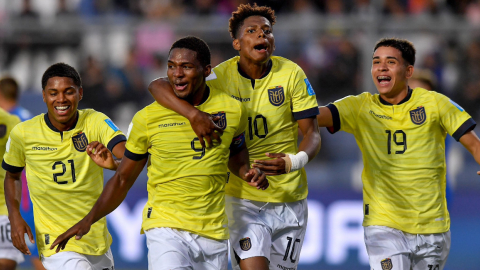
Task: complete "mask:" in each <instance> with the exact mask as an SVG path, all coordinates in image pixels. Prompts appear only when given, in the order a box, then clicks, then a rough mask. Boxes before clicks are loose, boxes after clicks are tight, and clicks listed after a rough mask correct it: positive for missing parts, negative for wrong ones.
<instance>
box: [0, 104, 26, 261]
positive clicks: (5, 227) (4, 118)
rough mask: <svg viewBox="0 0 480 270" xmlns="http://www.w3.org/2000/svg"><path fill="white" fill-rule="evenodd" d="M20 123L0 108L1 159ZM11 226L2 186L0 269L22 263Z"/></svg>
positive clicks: (2, 171)
mask: <svg viewBox="0 0 480 270" xmlns="http://www.w3.org/2000/svg"><path fill="white" fill-rule="evenodd" d="M18 123H20V119H19V118H18V117H17V116H15V115H11V114H9V113H8V112H6V111H5V110H3V109H1V108H0V156H1V157H2V159H3V154H4V153H5V147H6V144H7V140H8V136H9V134H10V132H11V131H12V129H13V127H14V126H15V125H16V124H18ZM0 177H1V179H4V178H5V170H3V169H1V168H0ZM10 230H11V225H10V221H9V220H8V211H7V206H6V205H5V195H4V190H3V185H0V233H1V234H2V236H3V237H1V238H0V269H5V270H13V269H15V267H16V266H17V264H19V263H21V262H23V261H24V258H23V254H22V253H21V252H20V251H18V250H17V249H16V248H15V247H14V246H13V244H12V237H11V235H10Z"/></svg>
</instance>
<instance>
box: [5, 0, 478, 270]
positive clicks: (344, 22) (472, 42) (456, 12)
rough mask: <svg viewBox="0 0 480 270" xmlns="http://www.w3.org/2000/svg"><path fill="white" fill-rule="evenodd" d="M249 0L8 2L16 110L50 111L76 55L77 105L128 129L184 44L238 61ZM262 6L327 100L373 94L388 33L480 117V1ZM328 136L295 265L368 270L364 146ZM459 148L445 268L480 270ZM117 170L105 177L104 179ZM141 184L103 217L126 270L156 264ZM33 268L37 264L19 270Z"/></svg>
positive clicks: (474, 180) (8, 63)
mask: <svg viewBox="0 0 480 270" xmlns="http://www.w3.org/2000/svg"><path fill="white" fill-rule="evenodd" d="M246 2H249V1H244V0H30V1H28V0H0V75H7V74H10V75H12V76H14V77H15V78H17V79H18V81H19V83H20V86H21V90H22V93H21V100H20V104H21V105H22V106H24V107H25V108H27V109H28V110H30V111H31V112H32V113H33V114H34V115H36V114H39V113H43V112H45V111H46V106H45V105H44V103H43V102H42V98H41V87H40V78H41V75H42V73H43V72H44V70H45V69H46V68H47V67H48V66H49V65H50V64H52V63H55V62H59V61H62V62H66V63H69V64H71V65H73V66H74V67H76V68H77V70H79V72H80V73H81V76H82V79H83V86H84V91H85V92H84V93H85V94H84V99H83V100H82V101H81V102H80V106H81V107H83V108H86V107H91V108H94V109H96V110H99V111H102V112H104V113H106V114H107V115H109V116H110V117H111V118H112V119H113V120H114V122H115V123H116V124H117V125H118V126H119V127H120V128H121V129H122V130H124V131H126V129H127V127H128V124H129V122H130V120H131V118H132V117H133V114H134V113H135V112H136V111H137V110H139V109H140V108H142V107H143V106H145V105H146V104H149V103H150V102H152V101H153V99H152V98H151V97H150V95H149V94H148V91H147V90H146V86H147V85H148V83H149V82H150V81H151V80H152V79H154V78H156V77H160V76H165V75H166V57H167V53H168V50H169V47H170V45H171V44H172V43H173V42H174V41H175V40H176V39H177V38H179V37H183V36H185V35H196V36H199V37H201V38H202V39H204V40H205V41H207V43H208V44H209V45H210V48H211V50H212V64H213V65H216V64H218V63H220V62H222V61H224V60H226V59H228V58H230V57H232V56H235V55H236V52H235V51H234V50H233V48H232V47H231V38H230V36H229V33H228V18H229V17H230V14H231V12H232V11H233V10H234V9H235V8H236V7H237V6H238V5H239V4H240V3H246ZM250 2H253V1H250ZM256 2H257V3H258V4H266V5H269V6H271V7H273V8H274V9H275V11H276V12H277V20H278V22H277V24H276V25H275V26H274V34H275V38H276V51H275V55H279V56H284V57H286V58H288V59H291V60H293V61H295V62H297V63H298V64H299V65H300V66H301V67H302V68H303V69H304V70H305V72H306V73H307V76H308V78H309V80H310V82H311V84H312V86H313V88H314V89H315V91H316V93H317V98H318V102H319V104H321V105H324V104H327V103H328V102H331V101H334V100H335V99H337V98H341V97H343V96H346V95H350V94H358V93H361V92H363V91H370V92H375V88H374V85H373V83H372V79H371V76H370V66H371V54H372V48H373V46H374V44H375V42H376V41H377V40H378V39H380V38H382V37H401V38H407V39H409V40H411V41H412V42H413V43H414V44H415V46H416V48H417V62H416V65H415V67H416V68H423V69H427V70H430V71H431V72H433V74H435V75H436V77H437V82H438V84H437V91H439V92H442V93H444V94H446V95H447V96H449V97H451V98H452V99H453V100H455V101H456V102H457V103H459V104H460V105H461V106H463V107H464V108H465V109H466V110H467V111H468V112H469V113H470V114H471V115H472V116H473V118H474V119H475V120H476V121H477V122H478V121H480V1H473V0H455V1H454V0H295V1H293V0H284V1H281V0H264V1H260V0H259V1H256ZM476 130H477V134H479V133H480V130H479V128H477V129H476ZM321 134H322V149H321V151H320V153H319V154H318V156H317V157H316V159H315V160H313V161H312V162H310V163H309V164H308V165H307V166H306V170H307V173H308V178H309V186H310V195H309V206H310V217H309V227H308V233H307V237H306V239H305V244H304V246H303V250H302V255H301V260H300V266H299V269H325V270H328V269H332V270H334V269H335V270H344V269H365V270H366V269H368V266H367V264H368V260H367V255H366V251H365V247H364V244H363V229H362V227H361V221H362V202H361V199H362V196H361V182H360V173H361V168H362V164H361V159H360V157H361V156H360V152H359V149H358V147H357V146H356V143H355V140H354V138H353V136H351V135H349V134H346V133H340V134H336V135H335V136H332V135H330V134H328V132H326V130H325V129H322V130H321ZM451 145H452V147H450V149H449V155H448V157H449V158H448V175H449V178H450V180H451V184H452V185H451V186H452V189H453V196H452V198H451V200H450V202H449V210H450V214H451V219H452V227H451V231H452V249H451V253H450V257H449V259H448V263H447V269H449V270H457V269H462V270H473V269H480V256H478V255H479V254H480V247H479V245H478V243H479V242H480V234H479V233H478V228H479V227H480V213H479V211H478V209H479V206H480V197H479V196H478V194H479V193H480V178H479V177H478V176H477V175H476V171H477V170H479V166H478V165H477V164H476V163H475V161H474V160H473V158H472V157H471V156H470V155H469V153H468V152H467V151H466V150H465V149H463V147H462V146H461V145H460V144H459V143H452V144H451ZM419 158H421V157H419ZM111 175H112V173H111V172H107V173H106V179H108V177H109V176H111ZM146 181H147V178H146V174H145V173H142V175H141V177H140V178H139V179H138V180H137V182H136V184H135V185H134V186H133V188H132V190H131V191H130V193H129V195H128V197H127V200H126V201H125V202H124V203H123V204H122V205H121V206H120V207H119V208H118V209H117V210H116V211H115V212H114V213H112V214H111V215H110V216H109V217H108V222H109V227H110V232H111V233H112V235H113V237H114V243H113V246H112V251H113V252H114V257H115V265H116V268H117V269H146V268H147V262H146V252H147V250H146V246H145V239H144V237H143V236H141V235H140V234H139V231H140V223H141V220H140V211H141V209H142V207H143V205H144V203H145V200H146V190H145V189H146ZM29 267H30V265H29V264H28V262H26V263H24V264H22V265H21V268H22V269H29Z"/></svg>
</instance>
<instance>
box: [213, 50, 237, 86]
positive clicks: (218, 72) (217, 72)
mask: <svg viewBox="0 0 480 270" xmlns="http://www.w3.org/2000/svg"><path fill="white" fill-rule="evenodd" d="M239 60H240V57H239V56H235V57H232V58H230V59H228V60H226V61H223V62H222V63H220V64H218V65H217V66H216V67H214V68H213V69H212V73H211V74H210V75H209V76H208V77H207V78H206V80H207V81H213V80H216V79H222V78H224V77H225V76H228V74H229V73H232V72H236V71H237V70H238V68H237V64H238V61H239Z"/></svg>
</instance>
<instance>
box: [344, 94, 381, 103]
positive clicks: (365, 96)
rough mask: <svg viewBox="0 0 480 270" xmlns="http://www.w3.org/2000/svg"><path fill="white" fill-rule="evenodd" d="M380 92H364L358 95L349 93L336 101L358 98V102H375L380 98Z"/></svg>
mask: <svg viewBox="0 0 480 270" xmlns="http://www.w3.org/2000/svg"><path fill="white" fill-rule="evenodd" d="M378 96H379V95H378V94H372V93H370V92H363V93H360V94H358V95H348V96H345V97H343V98H340V99H338V100H336V101H335V102H340V101H345V100H356V101H357V102H365V101H368V102H375V101H376V100H379V97H378Z"/></svg>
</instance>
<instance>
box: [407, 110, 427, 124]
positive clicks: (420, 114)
mask: <svg viewBox="0 0 480 270" xmlns="http://www.w3.org/2000/svg"><path fill="white" fill-rule="evenodd" d="M410 119H412V122H413V123H414V124H416V125H421V124H423V123H424V122H425V120H426V119H427V114H426V113H425V107H422V106H420V107H418V108H417V109H415V110H412V111H410Z"/></svg>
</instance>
